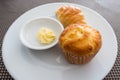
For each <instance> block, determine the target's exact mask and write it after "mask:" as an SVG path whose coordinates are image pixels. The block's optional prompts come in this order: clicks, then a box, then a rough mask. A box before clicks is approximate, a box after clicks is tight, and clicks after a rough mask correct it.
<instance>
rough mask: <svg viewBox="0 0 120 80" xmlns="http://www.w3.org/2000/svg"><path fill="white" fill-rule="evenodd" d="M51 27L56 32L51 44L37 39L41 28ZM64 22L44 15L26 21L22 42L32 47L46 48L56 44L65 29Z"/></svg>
mask: <svg viewBox="0 0 120 80" xmlns="http://www.w3.org/2000/svg"><path fill="white" fill-rule="evenodd" d="M43 27H45V28H48V29H51V30H52V31H53V32H54V33H55V36H56V38H55V40H54V41H53V42H52V43H50V44H43V43H41V42H40V41H38V39H37V35H38V32H39V30H40V28H43ZM63 29H64V28H63V26H62V24H61V23H60V22H59V21H57V20H56V19H53V18H49V17H44V18H36V19H33V20H32V21H29V22H28V23H26V24H25V25H24V26H23V27H22V28H21V31H20V40H21V42H22V43H23V44H24V45H25V46H26V47H28V48H30V49H35V50H44V49H48V48H51V47H53V46H55V45H56V44H57V42H58V38H59V36H60V34H61V32H62V31H63Z"/></svg>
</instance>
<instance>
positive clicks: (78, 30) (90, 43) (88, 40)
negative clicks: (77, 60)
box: [59, 24, 102, 56]
mask: <svg viewBox="0 0 120 80" xmlns="http://www.w3.org/2000/svg"><path fill="white" fill-rule="evenodd" d="M59 44H60V46H61V47H62V49H63V51H65V52H70V53H72V54H73V55H75V56H84V55H87V54H95V53H97V52H98V51H99V49H100V47H101V45H102V38H101V34H100V32H99V31H98V30H96V29H94V28H92V27H91V26H88V25H81V24H72V25H69V26H68V27H66V28H65V29H64V31H63V32H62V33H61V35H60V37H59Z"/></svg>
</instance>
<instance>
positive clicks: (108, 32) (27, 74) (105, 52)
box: [2, 3, 118, 80]
mask: <svg viewBox="0 0 120 80" xmlns="http://www.w3.org/2000/svg"><path fill="white" fill-rule="evenodd" d="M63 5H73V6H77V7H79V8H81V9H82V11H83V13H84V15H85V17H86V20H87V22H88V24H90V25H92V26H93V27H94V28H96V29H98V30H99V31H100V32H101V35H102V39H103V44H102V47H101V49H100V51H99V52H98V54H97V55H96V56H95V57H94V59H93V60H92V61H91V62H90V63H88V64H85V65H73V64H69V63H68V62H67V61H66V60H65V58H64V57H63V55H62V54H61V53H62V51H61V49H60V48H59V46H58V45H56V46H54V47H53V48H51V49H48V50H43V51H35V50H30V49H28V48H26V47H24V46H23V45H22V44H21V42H20V40H19V32H20V28H21V26H22V25H24V24H25V22H26V21H28V20H32V19H33V18H36V17H40V16H42V17H44V16H45V17H52V18H55V19H56V15H55V12H56V10H57V9H58V8H59V7H60V6H63ZM117 49H118V48H117V41H116V36H115V34H114V31H113V29H112V27H111V26H110V24H109V23H108V22H107V21H106V20H105V19H104V18H103V17H102V16H101V15H99V14H98V13H96V12H95V11H93V10H91V9H89V8H86V7H84V6H81V5H77V4H71V3H51V4H46V5H41V6H38V7H36V8H34V9H32V10H30V11H28V12H26V13H25V14H23V15H22V16H20V17H19V18H18V19H17V20H16V21H15V22H14V23H13V24H12V25H11V26H10V28H9V30H8V32H7V33H6V35H5V38H4V41H3V47H2V57H3V61H4V64H5V66H6V68H7V70H8V71H9V73H10V74H11V75H12V76H13V77H14V78H15V79H16V80H101V79H102V78H104V77H105V76H106V75H107V73H108V72H109V71H110V70H111V68H112V66H113V64H114V62H115V59H116V55H117Z"/></svg>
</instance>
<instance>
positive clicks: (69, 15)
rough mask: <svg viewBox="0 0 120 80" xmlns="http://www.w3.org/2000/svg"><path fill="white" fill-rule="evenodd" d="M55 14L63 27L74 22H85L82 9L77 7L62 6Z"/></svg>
mask: <svg viewBox="0 0 120 80" xmlns="http://www.w3.org/2000/svg"><path fill="white" fill-rule="evenodd" d="M56 14H57V18H58V19H59V21H60V22H61V23H62V24H63V26H64V27H67V26H68V25H71V24H76V23H79V24H86V22H85V18H84V15H83V13H82V11H81V10H80V9H79V8H77V7H74V6H69V5H67V6H62V7H60V8H59V9H58V10H57V12H56Z"/></svg>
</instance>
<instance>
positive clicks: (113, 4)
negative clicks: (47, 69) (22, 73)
mask: <svg viewBox="0 0 120 80" xmlns="http://www.w3.org/2000/svg"><path fill="white" fill-rule="evenodd" d="M52 2H71V3H77V4H80V5H83V6H86V7H89V8H91V9H93V10H95V11H97V12H98V13H99V14H101V15H102V16H103V17H104V18H105V19H106V20H107V21H108V22H109V23H110V25H111V26H112V28H113V30H114V31H115V34H116V36H117V41H118V55H117V59H116V62H115V64H114V66H113V68H112V70H111V71H110V72H109V74H108V75H107V76H106V77H105V78H104V80H109V79H112V80H120V45H119V44H120V35H119V34H120V31H119V30H120V20H119V19H120V9H119V8H120V0H0V79H1V80H13V78H12V77H11V76H10V74H9V73H8V72H7V70H6V68H5V66H4V63H3V61H2V56H1V54H2V51H1V47H2V42H3V38H4V35H5V33H6V31H7V30H8V28H9V26H10V25H11V24H12V23H13V22H14V21H15V20H16V19H17V18H18V17H19V16H20V15H22V14H23V13H24V12H26V11H27V10H29V9H32V8H34V7H36V6H39V5H41V4H45V3H52Z"/></svg>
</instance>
